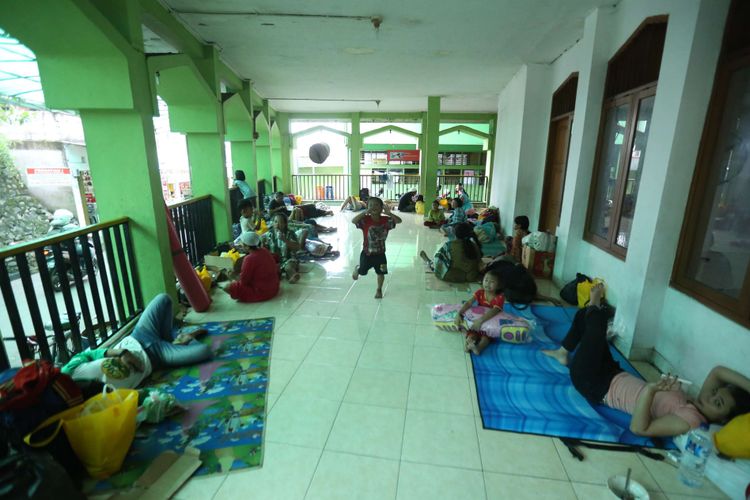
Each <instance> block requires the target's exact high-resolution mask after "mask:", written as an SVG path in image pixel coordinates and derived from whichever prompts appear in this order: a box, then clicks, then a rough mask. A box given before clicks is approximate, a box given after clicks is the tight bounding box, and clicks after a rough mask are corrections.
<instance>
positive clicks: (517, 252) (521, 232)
mask: <svg viewBox="0 0 750 500" xmlns="http://www.w3.org/2000/svg"><path fill="white" fill-rule="evenodd" d="M528 234H529V218H528V217H526V216H525V215H519V216H518V217H516V218H515V219H513V237H512V238H511V237H508V238H507V240H510V241H507V240H506V245H507V247H508V248H509V250H508V254H509V255H510V256H511V257H513V258H514V259H515V260H516V262H521V254H522V253H523V239H524V237H525V236H526V235H528Z"/></svg>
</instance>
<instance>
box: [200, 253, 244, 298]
mask: <svg viewBox="0 0 750 500" xmlns="http://www.w3.org/2000/svg"><path fill="white" fill-rule="evenodd" d="M235 262H236V260H235ZM198 278H200V280H201V283H203V288H205V289H206V291H207V292H209V293H210V292H211V275H210V274H209V273H208V269H206V266H203V267H202V268H200V269H199V270H198Z"/></svg>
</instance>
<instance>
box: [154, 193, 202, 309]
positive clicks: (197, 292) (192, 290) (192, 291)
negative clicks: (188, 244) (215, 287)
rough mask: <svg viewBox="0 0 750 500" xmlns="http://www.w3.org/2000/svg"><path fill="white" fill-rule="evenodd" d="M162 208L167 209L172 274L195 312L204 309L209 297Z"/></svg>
mask: <svg viewBox="0 0 750 500" xmlns="http://www.w3.org/2000/svg"><path fill="white" fill-rule="evenodd" d="M164 209H165V210H166V211H167V230H168V231H169V247H170V249H171V250H172V268H173V269H174V274H175V276H177V281H179V282H180V285H181V286H182V290H183V291H184V292H185V296H186V297H187V299H188V302H190V305H191V306H192V307H193V309H195V310H196V311H197V312H203V311H206V310H207V309H208V308H209V306H210V305H211V297H209V296H208V293H207V292H206V289H205V288H204V287H203V283H201V279H200V278H199V277H198V273H197V272H196V271H195V269H193V266H192V265H191V264H190V261H189V260H188V258H187V255H185V250H183V249H182V244H181V243H180V239H179V238H178V237H177V230H176V229H175V227H174V223H173V222H172V217H171V216H170V215H169V209H168V208H167V206H166V205H164Z"/></svg>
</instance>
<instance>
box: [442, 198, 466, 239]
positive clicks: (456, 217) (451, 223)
mask: <svg viewBox="0 0 750 500" xmlns="http://www.w3.org/2000/svg"><path fill="white" fill-rule="evenodd" d="M451 204H452V206H453V213H452V214H451V216H450V218H449V219H448V221H447V222H446V223H445V224H444V225H443V226H441V227H440V228H439V229H440V232H441V233H443V234H444V235H445V236H450V235H452V234H453V232H454V228H455V226H457V225H458V224H461V223H462V222H466V219H467V217H466V212H465V211H464V208H463V206H464V202H463V201H461V198H453V200H451Z"/></svg>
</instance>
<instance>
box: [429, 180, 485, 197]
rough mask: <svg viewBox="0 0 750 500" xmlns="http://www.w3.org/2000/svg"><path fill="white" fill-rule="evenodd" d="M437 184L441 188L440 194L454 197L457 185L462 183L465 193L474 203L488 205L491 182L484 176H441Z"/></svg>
mask: <svg viewBox="0 0 750 500" xmlns="http://www.w3.org/2000/svg"><path fill="white" fill-rule="evenodd" d="M437 182H438V185H439V186H440V194H443V193H446V192H449V193H450V195H451V196H453V193H454V191H455V189H456V184H458V183H459V182H461V183H463V185H464V191H466V194H467V196H468V197H469V199H470V200H471V201H472V202H473V203H487V194H488V189H487V188H488V187H489V180H488V178H487V177H486V176H484V175H481V176H475V175H440V176H438V181H437Z"/></svg>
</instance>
